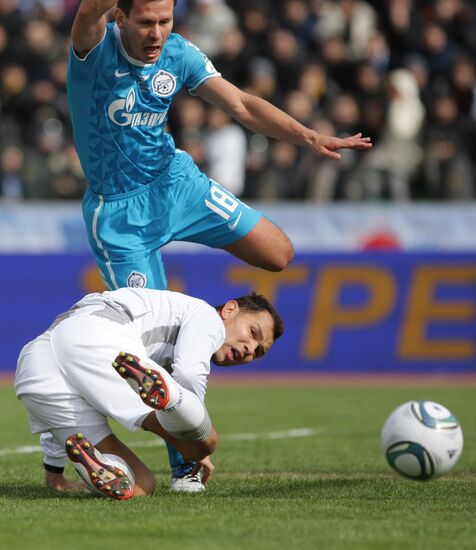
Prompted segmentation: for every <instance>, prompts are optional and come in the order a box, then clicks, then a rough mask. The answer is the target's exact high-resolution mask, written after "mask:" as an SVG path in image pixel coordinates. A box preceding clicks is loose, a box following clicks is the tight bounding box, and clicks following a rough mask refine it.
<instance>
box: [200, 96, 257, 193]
mask: <svg viewBox="0 0 476 550" xmlns="http://www.w3.org/2000/svg"><path fill="white" fill-rule="evenodd" d="M246 149H247V143H246V134H245V131H244V130H243V127H242V126H240V125H239V124H236V123H235V121H234V120H233V119H232V118H231V117H230V116H229V115H227V114H226V113H225V112H224V111H222V110H221V109H217V108H216V107H210V109H209V111H208V134H207V135H206V137H205V155H206V159H207V165H208V169H207V173H208V175H209V176H210V178H212V179H214V180H216V181H220V182H221V184H222V185H223V186H224V187H226V188H227V189H228V190H229V191H231V192H232V193H233V194H234V195H236V196H237V197H240V196H242V195H243V191H244V189H245V169H246Z"/></svg>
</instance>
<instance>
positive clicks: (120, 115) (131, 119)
mask: <svg viewBox="0 0 476 550" xmlns="http://www.w3.org/2000/svg"><path fill="white" fill-rule="evenodd" d="M135 104H136V93H135V92H134V88H131V89H130V90H129V93H128V94H127V97H126V99H116V100H115V101H113V102H112V103H111V104H110V105H109V109H108V110H107V114H108V116H109V118H110V119H111V120H112V122H114V124H117V125H118V126H132V127H134V126H158V125H159V124H162V123H163V122H164V120H165V117H166V116H167V111H163V112H162V113H154V112H150V111H137V112H133V111H132V110H133V108H134V105H135Z"/></svg>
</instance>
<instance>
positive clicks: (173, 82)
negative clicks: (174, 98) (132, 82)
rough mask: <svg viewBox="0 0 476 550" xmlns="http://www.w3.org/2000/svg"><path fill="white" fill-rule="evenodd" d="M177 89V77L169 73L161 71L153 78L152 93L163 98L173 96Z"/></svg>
mask: <svg viewBox="0 0 476 550" xmlns="http://www.w3.org/2000/svg"><path fill="white" fill-rule="evenodd" d="M176 87H177V79H176V77H175V76H174V75H173V74H171V73H169V72H167V71H164V70H160V71H159V72H158V73H157V74H155V75H154V77H153V78H152V91H153V92H154V94H157V95H159V96H161V97H165V96H169V95H172V94H173V93H174V91H175V88H176Z"/></svg>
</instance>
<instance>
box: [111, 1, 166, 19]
mask: <svg viewBox="0 0 476 550" xmlns="http://www.w3.org/2000/svg"><path fill="white" fill-rule="evenodd" d="M133 2H134V0H118V1H117V7H118V8H119V9H121V10H122V11H123V12H124V13H125V14H126V16H127V17H129V13H130V12H131V8H132V3H133ZM176 5H177V0H174V7H175V6H176Z"/></svg>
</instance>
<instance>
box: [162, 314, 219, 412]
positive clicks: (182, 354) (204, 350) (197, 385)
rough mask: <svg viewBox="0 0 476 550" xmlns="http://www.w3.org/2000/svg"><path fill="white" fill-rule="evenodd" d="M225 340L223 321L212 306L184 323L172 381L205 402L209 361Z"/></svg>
mask: <svg viewBox="0 0 476 550" xmlns="http://www.w3.org/2000/svg"><path fill="white" fill-rule="evenodd" d="M224 338H225V329H224V327H223V322H222V321H221V319H220V317H219V316H218V314H217V312H216V311H215V310H214V309H213V308H212V307H211V306H207V307H203V308H200V309H199V310H198V311H197V312H196V313H195V314H194V315H193V317H192V318H191V319H189V320H188V321H187V322H186V323H184V324H183V325H182V326H181V328H180V332H179V335H178V338H177V342H176V345H175V350H174V363H173V365H172V367H173V374H172V376H173V378H174V380H176V381H177V382H178V383H179V384H180V385H181V386H183V387H184V388H186V389H187V390H190V391H191V392H193V393H195V394H196V395H197V396H198V397H199V399H200V400H201V401H204V399H205V392H206V390H207V381H208V375H209V374H210V359H211V357H212V355H213V354H214V353H215V352H216V351H217V349H218V348H219V347H220V346H221V345H222V343H223V340H224Z"/></svg>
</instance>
